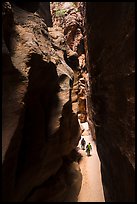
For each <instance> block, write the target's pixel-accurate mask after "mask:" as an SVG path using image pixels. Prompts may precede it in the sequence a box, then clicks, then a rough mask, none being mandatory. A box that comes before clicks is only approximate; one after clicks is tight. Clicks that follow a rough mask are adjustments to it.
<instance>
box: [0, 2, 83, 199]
mask: <svg viewBox="0 0 137 204" xmlns="http://www.w3.org/2000/svg"><path fill="white" fill-rule="evenodd" d="M38 9H39V7H38V5H37V3H36V2H34V7H33V3H32V4H31V5H30V4H27V3H22V4H21V5H20V3H19V4H17V3H16V4H15V3H12V5H10V4H9V3H7V2H6V3H3V35H4V36H6V32H7V30H8V28H7V26H8V25H9V23H11V22H10V20H12V24H11V30H10V36H9V39H8V48H7V46H6V44H5V40H6V39H7V38H4V39H3V62H4V63H3V84H4V86H3V107H2V111H3V118H2V121H3V127H2V130H3V136H2V137H3V141H2V143H3V144H2V145H3V168H2V170H3V176H2V178H3V184H2V185H3V186H2V189H3V201H4V202H5V201H7V202H12V201H19V202H24V201H27V202H28V201H35V202H37V201H45V202H47V201H53V202H54V201H65V199H66V197H68V195H67V194H68V190H69V189H70V188H71V186H72V184H73V180H74V178H73V179H72V180H71V181H72V184H70V183H69V182H68V180H67V178H66V175H67V174H70V172H72V174H73V173H74V172H73V171H75V169H77V171H78V167H77V165H74V166H75V168H71V165H72V166H73V163H72V164H69V162H68V161H66V158H67V156H69V155H70V154H71V153H72V151H74V149H75V147H76V146H77V144H78V141H79V139H80V127H79V123H78V116H77V109H75V111H73V110H74V109H73V100H72V94H71V90H73V83H72V82H73V79H74V80H75V76H74V75H75V74H74V71H73V70H72V68H71V67H70V66H68V65H67V64H66V62H65V59H64V52H65V51H66V52H67V53H70V49H69V48H68V47H67V46H66V44H65V40H64V35H63V33H62V30H61V29H59V28H57V33H58V35H57V36H55V38H54V34H55V35H56V34H57V33H56V31H55V30H54V28H52V29H50V28H48V27H47V25H46V24H45V21H44V19H43V18H41V17H40V15H39V14H38V12H37V11H38ZM47 9H49V8H47ZM11 13H12V15H13V18H12V19H11V18H7V17H8V16H9V15H11ZM5 22H6V23H7V24H5ZM52 31H54V32H52ZM11 127H12V128H11ZM67 162H68V163H67ZM66 163H67V164H66ZM69 168H70V169H71V171H70V172H68V169H69ZM78 177H80V173H79V176H78ZM76 180H77V179H75V182H76ZM53 183H54V184H55V185H54V186H53ZM77 194H78V191H77V193H76V195H77ZM76 195H75V196H76Z"/></svg>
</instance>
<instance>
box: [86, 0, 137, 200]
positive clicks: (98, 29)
mask: <svg viewBox="0 0 137 204" xmlns="http://www.w3.org/2000/svg"><path fill="white" fill-rule="evenodd" d="M134 9H135V5H134V3H133V2H131V3H129V2H127V3H126V2H120V3H116V2H115V3H112V2H111V3H107V2H103V3H94V2H93V3H92V2H91V3H89V2H88V3H86V4H85V15H86V22H85V25H86V32H87V42H86V59H87V66H88V71H89V74H90V90H91V101H90V103H89V110H90V113H89V114H90V116H91V117H93V120H94V124H95V129H96V140H97V141H96V142H97V150H98V154H99V157H100V160H101V172H102V179H103V186H104V192H105V199H106V201H115V202H118V201H122V202H124V201H125V202H126V201H127V202H129V201H132V202H133V201H134V199H135V198H134V197H135V189H134V188H135V185H134V183H135V111H134V110H135V107H134V106H135V56H134V55H135V50H134V43H135V39H134V38H135V34H134V30H135V25H134ZM91 82H92V83H91Z"/></svg>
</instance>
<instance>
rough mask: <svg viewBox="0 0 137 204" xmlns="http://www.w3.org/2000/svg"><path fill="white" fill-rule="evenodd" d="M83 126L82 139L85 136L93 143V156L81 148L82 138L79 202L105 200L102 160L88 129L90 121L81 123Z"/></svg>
mask: <svg viewBox="0 0 137 204" xmlns="http://www.w3.org/2000/svg"><path fill="white" fill-rule="evenodd" d="M81 126H82V128H84V129H85V131H84V132H83V134H82V136H81V139H82V138H83V137H84V139H85V140H86V144H87V143H89V142H90V143H91V145H92V151H91V156H87V155H86V151H85V150H82V149H81V146H80V142H81V140H80V142H79V144H78V149H79V150H78V151H79V152H80V153H81V155H82V159H81V161H80V169H81V173H82V185H81V190H80V193H79V196H78V202H105V200H104V193H103V187H102V180H101V172H100V160H99V157H98V154H97V150H96V144H95V142H94V141H93V140H92V136H91V134H90V132H89V131H88V123H87V122H85V123H81Z"/></svg>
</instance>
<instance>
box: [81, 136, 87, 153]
mask: <svg viewBox="0 0 137 204" xmlns="http://www.w3.org/2000/svg"><path fill="white" fill-rule="evenodd" d="M85 145H86V141H85V140H84V138H82V140H81V149H83V150H84V149H85Z"/></svg>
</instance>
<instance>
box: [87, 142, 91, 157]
mask: <svg viewBox="0 0 137 204" xmlns="http://www.w3.org/2000/svg"><path fill="white" fill-rule="evenodd" d="M90 150H92V146H91V144H90V142H89V143H88V144H87V146H86V153H87V156H90Z"/></svg>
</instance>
